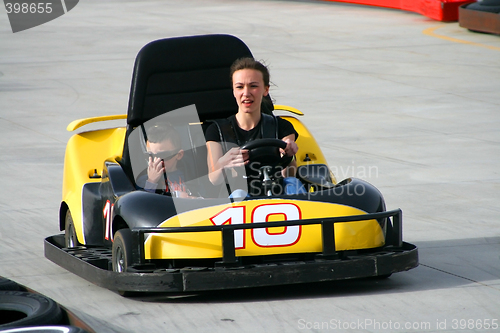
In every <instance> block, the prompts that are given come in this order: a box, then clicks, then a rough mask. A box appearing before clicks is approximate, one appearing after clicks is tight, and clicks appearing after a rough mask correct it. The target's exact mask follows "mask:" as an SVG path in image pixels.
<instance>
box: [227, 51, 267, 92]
mask: <svg viewBox="0 0 500 333" xmlns="http://www.w3.org/2000/svg"><path fill="white" fill-rule="evenodd" d="M242 69H255V70H258V71H259V72H261V73H262V78H263V79H264V85H265V86H266V87H269V84H270V83H269V81H270V78H269V69H267V67H266V66H265V65H263V64H262V63H261V62H259V61H257V60H255V59H254V58H250V57H248V58H240V59H238V60H236V61H235V62H233V64H232V65H231V69H230V73H229V77H230V78H231V81H232V80H233V74H234V72H236V71H239V70H242Z"/></svg>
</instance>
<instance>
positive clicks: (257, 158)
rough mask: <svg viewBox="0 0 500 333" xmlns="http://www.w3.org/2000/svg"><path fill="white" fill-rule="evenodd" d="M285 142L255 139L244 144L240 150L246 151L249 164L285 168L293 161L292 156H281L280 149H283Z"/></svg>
mask: <svg viewBox="0 0 500 333" xmlns="http://www.w3.org/2000/svg"><path fill="white" fill-rule="evenodd" d="M285 147H286V142H285V141H283V140H280V139H257V140H253V141H250V142H247V143H245V144H244V145H243V146H242V147H241V149H246V150H248V154H249V159H250V161H251V162H259V163H261V164H262V165H269V166H272V167H276V166H282V167H286V166H287V165H288V164H290V162H291V161H292V160H293V156H288V155H286V154H285V155H283V156H281V153H280V150H279V149H280V148H281V149H285Z"/></svg>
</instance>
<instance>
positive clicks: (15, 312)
mask: <svg viewBox="0 0 500 333" xmlns="http://www.w3.org/2000/svg"><path fill="white" fill-rule="evenodd" d="M61 320H62V311H61V308H60V307H59V305H58V304H57V303H56V302H54V301H53V300H52V299H50V298H48V297H45V296H42V295H39V294H34V293H29V292H23V291H2V292H0V330H3V329H5V328H11V327H19V326H33V325H55V324H59V323H60V322H61Z"/></svg>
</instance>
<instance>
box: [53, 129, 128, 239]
mask: <svg viewBox="0 0 500 333" xmlns="http://www.w3.org/2000/svg"><path fill="white" fill-rule="evenodd" d="M124 138H125V128H112V129H103V130H97V131H89V132H83V133H79V134H75V135H73V136H72V137H71V138H70V139H69V141H68V144H67V146H66V154H65V157H64V176H63V189H62V202H63V203H64V204H62V205H61V208H62V209H65V207H66V206H67V207H68V209H69V210H70V211H71V214H72V217H73V222H74V225H75V231H76V235H77V238H78V241H79V242H80V243H82V244H85V242H86V240H85V237H84V227H83V199H82V195H83V186H84V185H85V184H87V183H94V182H96V183H97V182H100V181H101V175H102V169H103V162H104V161H105V160H106V159H108V158H109V157H113V156H118V157H119V156H121V154H122V151H123V142H124ZM62 213H65V212H62ZM62 213H61V214H60V216H64V214H62ZM60 224H61V229H63V228H64V222H63V221H61V223H60Z"/></svg>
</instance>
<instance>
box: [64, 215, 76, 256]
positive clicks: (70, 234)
mask: <svg viewBox="0 0 500 333" xmlns="http://www.w3.org/2000/svg"><path fill="white" fill-rule="evenodd" d="M64 245H65V246H66V247H77V246H78V245H80V243H79V242H78V238H77V237H76V230H75V224H74V223H73V218H72V217H71V212H70V211H69V209H68V210H67V211H66V217H65V218H64Z"/></svg>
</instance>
